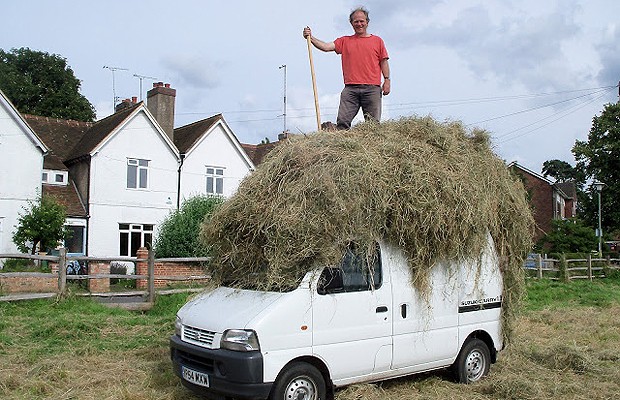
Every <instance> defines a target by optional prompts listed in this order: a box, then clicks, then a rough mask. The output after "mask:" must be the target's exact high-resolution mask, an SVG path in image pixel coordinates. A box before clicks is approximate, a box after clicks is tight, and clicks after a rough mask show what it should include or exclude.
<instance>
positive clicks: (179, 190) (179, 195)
mask: <svg viewBox="0 0 620 400" xmlns="http://www.w3.org/2000/svg"><path fill="white" fill-rule="evenodd" d="M180 156H181V161H180V162H179V169H178V171H177V174H178V179H177V211H179V208H180V207H181V170H182V169H183V160H185V154H180Z"/></svg>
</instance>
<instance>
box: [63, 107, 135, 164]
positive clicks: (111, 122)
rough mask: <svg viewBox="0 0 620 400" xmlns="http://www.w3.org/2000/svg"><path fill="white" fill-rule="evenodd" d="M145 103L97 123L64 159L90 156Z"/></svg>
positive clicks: (69, 159)
mask: <svg viewBox="0 0 620 400" xmlns="http://www.w3.org/2000/svg"><path fill="white" fill-rule="evenodd" d="M142 104H143V102H142V101H141V102H139V103H137V104H136V105H134V106H132V107H129V108H126V109H124V110H122V111H119V112H117V113H114V114H112V115H110V116H109V117H107V118H104V119H102V120H100V121H97V122H96V123H95V124H93V125H92V127H91V128H90V129H89V130H88V131H86V132H85V133H84V135H83V136H82V139H81V140H80V141H79V142H77V144H76V145H75V147H73V148H72V150H71V151H70V152H69V154H68V156H67V157H66V158H64V160H65V161H71V160H75V159H77V158H80V157H82V156H85V155H88V154H89V153H90V152H91V151H92V150H93V149H94V148H95V147H97V146H98V145H99V144H100V143H101V142H102V141H103V140H104V139H105V138H106V137H107V136H108V135H109V134H110V133H111V132H112V131H113V130H114V129H115V128H116V127H118V126H119V125H120V124H121V122H123V121H124V120H125V119H126V118H127V117H128V116H129V115H130V114H131V113H133V112H134V110H135V109H136V108H138V107H140V106H142Z"/></svg>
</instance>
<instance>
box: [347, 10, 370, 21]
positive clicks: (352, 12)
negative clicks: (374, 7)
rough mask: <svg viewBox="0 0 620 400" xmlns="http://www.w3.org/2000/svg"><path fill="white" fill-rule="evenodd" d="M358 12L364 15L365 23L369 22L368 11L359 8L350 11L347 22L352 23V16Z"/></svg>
mask: <svg viewBox="0 0 620 400" xmlns="http://www.w3.org/2000/svg"><path fill="white" fill-rule="evenodd" d="M358 11H361V12H363V13H364V15H365V16H366V22H370V17H369V16H368V10H367V9H365V8H364V7H361V6H360V7H357V8H356V9H354V10H353V11H351V14H349V22H353V14H355V13H356V12H358Z"/></svg>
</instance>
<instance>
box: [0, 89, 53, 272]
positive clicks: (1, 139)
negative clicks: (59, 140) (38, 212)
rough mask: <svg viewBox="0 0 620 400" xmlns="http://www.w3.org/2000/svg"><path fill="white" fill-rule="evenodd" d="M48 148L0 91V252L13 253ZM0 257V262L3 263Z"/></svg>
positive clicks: (38, 186) (36, 193) (36, 191)
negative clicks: (15, 236) (21, 217)
mask: <svg viewBox="0 0 620 400" xmlns="http://www.w3.org/2000/svg"><path fill="white" fill-rule="evenodd" d="M48 150H49V149H48V147H47V146H46V145H45V144H44V143H43V141H42V140H41V139H40V138H39V137H38V136H37V134H36V133H35V132H34V131H33V130H32V129H31V128H30V126H28V124H27V123H26V121H24V119H23V118H22V116H21V115H20V114H19V112H18V111H17V109H16V108H15V107H14V106H13V104H11V102H10V101H9V99H8V98H7V97H6V96H5V95H4V93H2V91H0V253H16V252H17V247H16V246H15V244H14V243H13V231H14V227H15V225H17V220H18V218H19V214H20V213H23V210H24V208H29V205H28V201H33V200H36V199H37V197H38V196H39V195H40V194H41V176H42V174H43V157H44V156H45V154H47V152H48ZM2 261H3V260H0V265H2Z"/></svg>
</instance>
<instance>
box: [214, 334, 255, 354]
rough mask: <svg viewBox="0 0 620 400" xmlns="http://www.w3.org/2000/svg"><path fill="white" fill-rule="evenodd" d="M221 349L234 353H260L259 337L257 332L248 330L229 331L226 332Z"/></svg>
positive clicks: (221, 342)
mask: <svg viewBox="0 0 620 400" xmlns="http://www.w3.org/2000/svg"><path fill="white" fill-rule="evenodd" d="M220 348H222V349H228V350H233V351H258V350H260V346H259V345H258V336H256V332H254V331H252V330H246V329H228V330H226V331H224V334H223V335H222V340H221V341H220Z"/></svg>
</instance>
